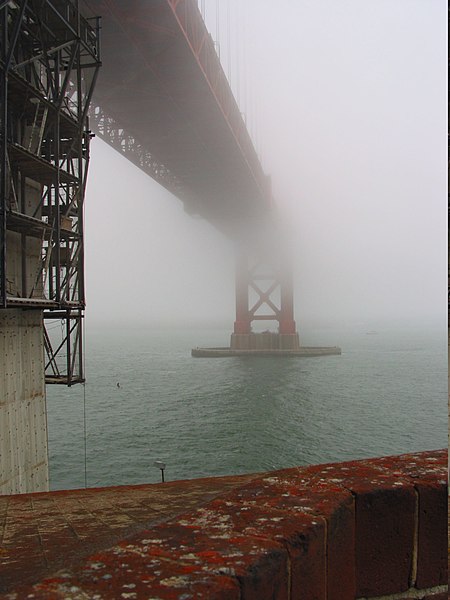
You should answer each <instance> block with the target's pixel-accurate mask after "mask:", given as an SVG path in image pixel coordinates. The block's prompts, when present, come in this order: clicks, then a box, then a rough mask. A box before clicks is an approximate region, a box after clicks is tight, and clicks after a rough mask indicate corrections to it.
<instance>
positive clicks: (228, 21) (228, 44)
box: [227, 0, 231, 86]
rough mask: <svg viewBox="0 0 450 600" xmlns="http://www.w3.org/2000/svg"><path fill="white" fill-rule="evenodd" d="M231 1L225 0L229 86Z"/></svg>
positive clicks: (229, 77) (229, 76)
mask: <svg viewBox="0 0 450 600" xmlns="http://www.w3.org/2000/svg"><path fill="white" fill-rule="evenodd" d="M230 4H231V0H227V73H228V83H229V84H230V86H231V22H230V21H231V18H230V13H231V6H230Z"/></svg>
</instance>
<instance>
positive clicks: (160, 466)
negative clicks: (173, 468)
mask: <svg viewBox="0 0 450 600" xmlns="http://www.w3.org/2000/svg"><path fill="white" fill-rule="evenodd" d="M153 466H155V467H157V468H158V469H160V470H161V483H164V469H165V468H166V463H163V462H162V461H161V460H155V462H154V463H153Z"/></svg>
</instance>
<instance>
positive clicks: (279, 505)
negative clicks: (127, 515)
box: [4, 451, 448, 600]
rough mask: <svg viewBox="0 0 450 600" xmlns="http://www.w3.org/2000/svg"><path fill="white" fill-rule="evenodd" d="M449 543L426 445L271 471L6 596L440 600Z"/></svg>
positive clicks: (433, 456) (441, 477) (440, 471)
mask: <svg viewBox="0 0 450 600" xmlns="http://www.w3.org/2000/svg"><path fill="white" fill-rule="evenodd" d="M447 547H448V546H447V452H445V451H433V452H423V453H417V454H407V455H402V456H395V457H385V458H378V459H372V460H364V461H354V462H347V463H336V464H328V465H319V466H310V467H302V468H292V469H285V470H282V471H276V472H273V473H269V474H267V475H264V476H261V477H258V478H256V479H253V480H251V481H249V482H247V483H245V484H244V485H242V486H240V487H237V488H236V489H233V490H232V491H230V492H228V493H225V494H224V495H223V496H222V497H220V498H218V499H215V500H212V501H210V502H209V503H207V504H205V505H204V506H203V507H201V508H198V509H196V510H194V511H190V512H187V513H185V514H183V515H182V516H181V517H177V518H174V519H171V520H169V521H167V522H165V523H160V524H158V525H156V526H154V527H152V528H150V529H148V530H147V531H144V532H141V533H139V534H138V535H135V536H134V537H132V538H129V539H126V540H124V541H122V542H121V543H119V544H117V545H116V546H114V547H112V548H110V549H108V550H105V551H102V552H98V553H97V554H94V555H91V556H90V557H88V558H87V559H83V560H82V562H81V563H79V564H77V565H76V566H73V567H71V568H70V569H68V570H66V571H64V572H60V573H58V574H56V576H54V577H52V578H49V579H46V580H44V581H42V582H40V583H39V584H35V585H33V586H28V587H26V588H22V589H16V591H15V592H11V593H9V594H6V595H5V596H4V598H9V599H13V598H14V599H18V598H26V597H33V598H51V599H53V598H55V599H56V598H92V599H94V598H95V599H97V600H103V599H113V598H114V599H115V598H124V599H126V598H128V599H134V598H136V599H140V598H147V599H148V598H152V599H158V600H169V599H170V600H175V599H177V600H190V599H197V598H198V599H203V598H205V599H206V598H211V599H217V600H266V599H267V600H269V599H270V600H274V599H276V600H290V599H299V600H325V599H327V600H354V599H374V598H377V599H378V600H387V599H391V600H397V599H398V600H399V599H402V600H409V599H411V600H413V599H423V600H431V599H433V600H443V599H444V598H447ZM29 594H33V596H28V595H29Z"/></svg>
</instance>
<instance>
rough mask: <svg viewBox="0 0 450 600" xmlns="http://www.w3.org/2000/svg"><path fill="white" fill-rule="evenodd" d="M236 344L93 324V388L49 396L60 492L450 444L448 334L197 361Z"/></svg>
mask: <svg viewBox="0 0 450 600" xmlns="http://www.w3.org/2000/svg"><path fill="white" fill-rule="evenodd" d="M229 333H230V332H229V330H227V328H226V327H216V328H210V329H206V328H195V327H193V328H186V329H179V328H176V327H167V328H162V327H157V326H151V325H141V326H133V325H125V324H119V325H118V324H113V325H110V326H107V325H103V326H95V325H93V326H90V325H89V323H88V326H87V328H86V376H87V383H86V384H85V385H84V386H83V385H77V386H74V387H72V388H63V387H59V386H48V387H47V407H48V429H49V457H50V480H51V489H62V488H77V487H84V485H85V484H87V485H88V486H109V485H120V484H135V483H146V482H149V483H151V482H157V481H160V471H159V469H157V468H156V467H154V466H153V462H154V461H155V460H157V459H159V460H162V461H163V462H165V463H166V465H167V466H166V471H165V475H166V480H175V479H189V478H194V477H202V476H209V475H226V474H238V473H256V472H262V471H268V470H273V469H279V468H283V467H290V466H296V465H306V464H313V463H323V462H332V461H345V460H352V459H360V458H365V457H371V456H381V455H389V454H399V453H404V452H411V451H420V450H427V449H435V448H440V447H444V446H446V445H447V357H446V352H447V340H446V331H445V330H444V329H443V328H442V327H438V326H429V325H427V326H425V325H424V326H420V325H419V326H418V325H417V323H415V324H414V325H407V324H403V325H395V326H393V325H388V324H386V323H385V324H381V325H379V326H378V327H377V329H376V332H374V331H368V330H367V328H366V327H365V326H364V325H363V324H360V325H358V324H352V325H351V326H350V325H349V326H346V327H343V326H341V327H340V328H333V327H330V326H328V327H326V328H322V329H321V328H320V327H318V328H312V329H311V330H310V331H306V332H304V333H303V335H302V343H303V344H304V345H340V346H341V347H342V355H341V356H329V357H311V358H295V357H292V358H285V357H284V358H281V357H280V358H274V357H254V356H253V357H234V358H210V359H205V358H203V359H200V358H192V357H191V355H190V350H191V348H192V347H195V346H226V345H227V344H228V341H229ZM118 383H119V385H120V387H118V386H117V384H118Z"/></svg>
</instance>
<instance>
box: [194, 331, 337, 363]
mask: <svg viewBox="0 0 450 600" xmlns="http://www.w3.org/2000/svg"><path fill="white" fill-rule="evenodd" d="M336 354H341V349H340V348H339V347H338V346H300V341H299V337H298V333H271V332H264V333H232V334H231V340H230V346H229V347H228V348H226V347H223V348H193V349H192V351H191V355H192V356H194V357H195V358H224V357H227V356H330V355H336Z"/></svg>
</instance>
